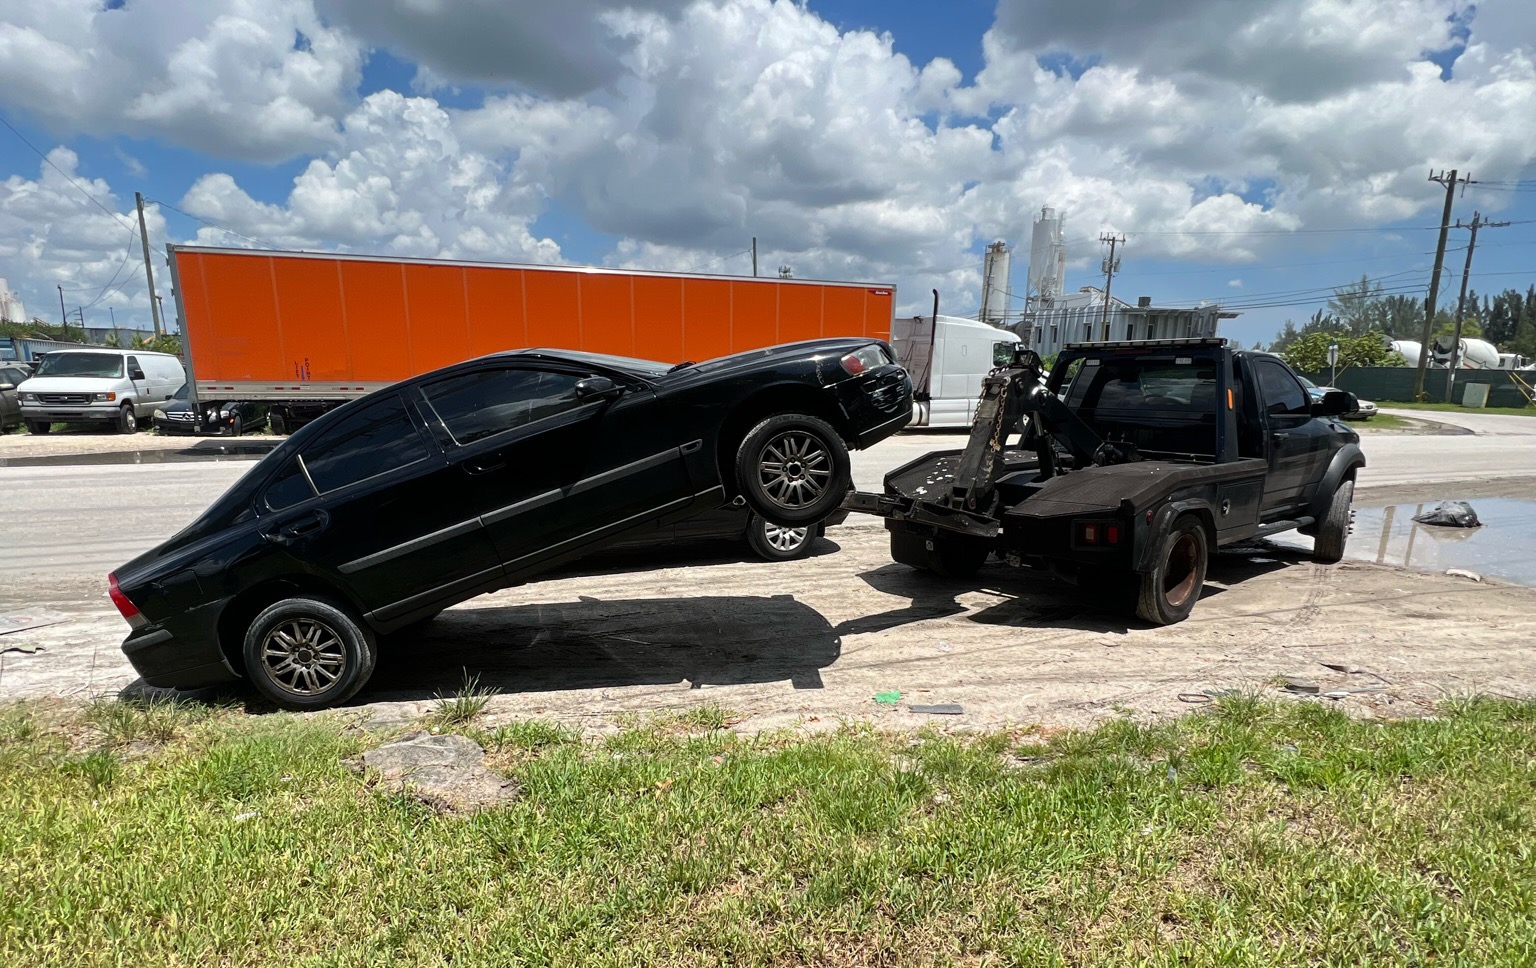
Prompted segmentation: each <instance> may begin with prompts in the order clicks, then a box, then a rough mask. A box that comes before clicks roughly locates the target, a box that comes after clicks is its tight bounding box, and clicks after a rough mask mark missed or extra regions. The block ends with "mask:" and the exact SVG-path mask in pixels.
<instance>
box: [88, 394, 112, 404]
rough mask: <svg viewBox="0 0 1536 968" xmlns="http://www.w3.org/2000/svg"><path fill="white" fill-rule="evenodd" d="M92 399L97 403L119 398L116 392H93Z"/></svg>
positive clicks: (110, 401) (109, 401)
mask: <svg viewBox="0 0 1536 968" xmlns="http://www.w3.org/2000/svg"><path fill="white" fill-rule="evenodd" d="M91 399H92V400H94V401H96V402H97V403H112V402H114V401H115V400H117V394H116V393H93V394H91Z"/></svg>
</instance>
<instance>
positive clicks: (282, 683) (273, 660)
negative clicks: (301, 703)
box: [261, 618, 347, 696]
mask: <svg viewBox="0 0 1536 968" xmlns="http://www.w3.org/2000/svg"><path fill="white" fill-rule="evenodd" d="M261 661H262V665H263V666H264V667H265V669H266V673H267V676H268V678H270V679H271V680H272V682H273V683H275V684H276V685H277V686H278V687H279V688H281V689H283V690H284V691H285V692H291V693H293V694H294V695H296V696H313V695H317V694H319V693H322V692H324V691H325V690H327V689H329V688H331V686H333V685H334V684H335V683H336V680H338V679H340V678H341V676H342V673H343V672H345V671H346V665H347V655H346V650H345V647H344V646H343V645H342V641H341V636H339V635H337V634H336V630H335V629H333V628H331V627H330V626H329V625H326V624H325V623H324V622H320V621H317V620H315V619H312V618H294V619H288V620H287V621H285V622H282V623H280V624H278V625H277V626H275V627H274V628H273V629H272V631H270V632H268V633H267V637H266V639H265V640H264V641H263V642H262V644H261Z"/></svg>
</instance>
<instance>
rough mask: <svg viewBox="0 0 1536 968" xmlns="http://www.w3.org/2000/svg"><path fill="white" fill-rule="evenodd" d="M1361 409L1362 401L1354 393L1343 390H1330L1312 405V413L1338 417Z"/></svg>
mask: <svg viewBox="0 0 1536 968" xmlns="http://www.w3.org/2000/svg"><path fill="white" fill-rule="evenodd" d="M1358 409H1360V401H1358V400H1356V399H1355V395H1354V394H1353V393H1346V392H1345V391H1343V390H1329V391H1328V392H1327V393H1325V394H1323V399H1322V400H1321V401H1320V402H1318V403H1315V404H1313V405H1312V413H1313V414H1314V415H1316V416H1319V417H1337V416H1340V415H1341V414H1346V413H1354V412H1355V411H1356V410H1358Z"/></svg>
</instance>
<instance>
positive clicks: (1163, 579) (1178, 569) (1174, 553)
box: [1136, 515, 1210, 625]
mask: <svg viewBox="0 0 1536 968" xmlns="http://www.w3.org/2000/svg"><path fill="white" fill-rule="evenodd" d="M1209 557H1210V553H1209V547H1208V546H1207V544H1206V540H1205V528H1204V527H1203V526H1202V525H1201V524H1200V522H1199V520H1197V519H1196V518H1194V517H1193V516H1191V515H1185V516H1184V517H1181V518H1179V519H1178V520H1177V521H1175V522H1174V523H1173V527H1171V528H1169V529H1168V533H1167V534H1166V535H1164V536H1163V542H1162V545H1161V547H1160V548H1159V549H1158V555H1157V566H1156V567H1154V568H1153V569H1152V570H1151V571H1149V572H1146V573H1145V574H1142V575H1140V576H1138V577H1139V578H1140V588H1139V591H1138V594H1137V596H1136V614H1137V616H1138V617H1140V618H1142V619H1144V620H1146V621H1148V622H1151V623H1152V624H1153V625H1172V624H1174V623H1175V622H1182V621H1184V620H1185V619H1186V618H1189V613H1190V612H1191V611H1193V610H1194V607H1195V602H1197V601H1199V599H1200V589H1201V588H1203V587H1204V586H1205V568H1206V564H1207V562H1208V560H1209Z"/></svg>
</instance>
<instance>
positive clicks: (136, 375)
mask: <svg viewBox="0 0 1536 968" xmlns="http://www.w3.org/2000/svg"><path fill="white" fill-rule="evenodd" d="M128 379H130V380H142V379H144V371H143V370H129V371H128Z"/></svg>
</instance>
